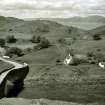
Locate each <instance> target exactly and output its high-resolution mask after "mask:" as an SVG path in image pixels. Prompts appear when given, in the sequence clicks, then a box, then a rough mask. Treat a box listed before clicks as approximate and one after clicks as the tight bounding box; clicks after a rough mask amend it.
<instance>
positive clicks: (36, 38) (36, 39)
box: [31, 35, 41, 43]
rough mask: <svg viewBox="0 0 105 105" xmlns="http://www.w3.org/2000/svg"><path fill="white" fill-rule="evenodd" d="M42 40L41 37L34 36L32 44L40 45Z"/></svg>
mask: <svg viewBox="0 0 105 105" xmlns="http://www.w3.org/2000/svg"><path fill="white" fill-rule="evenodd" d="M40 39H41V37H40V36H35V35H33V36H32V39H31V41H32V43H40Z"/></svg>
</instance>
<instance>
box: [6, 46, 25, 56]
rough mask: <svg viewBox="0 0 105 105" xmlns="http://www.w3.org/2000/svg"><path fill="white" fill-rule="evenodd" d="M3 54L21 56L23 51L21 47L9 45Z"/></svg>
mask: <svg viewBox="0 0 105 105" xmlns="http://www.w3.org/2000/svg"><path fill="white" fill-rule="evenodd" d="M5 55H7V56H10V57H12V56H13V55H17V56H22V55H24V53H23V51H22V50H21V49H19V48H17V47H11V48H8V49H7V51H6V54H5Z"/></svg>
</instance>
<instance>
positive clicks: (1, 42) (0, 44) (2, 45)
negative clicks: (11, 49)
mask: <svg viewBox="0 0 105 105" xmlns="http://www.w3.org/2000/svg"><path fill="white" fill-rule="evenodd" d="M0 46H1V47H4V46H5V40H4V39H0Z"/></svg>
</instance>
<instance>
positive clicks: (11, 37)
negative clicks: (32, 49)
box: [6, 35, 17, 43]
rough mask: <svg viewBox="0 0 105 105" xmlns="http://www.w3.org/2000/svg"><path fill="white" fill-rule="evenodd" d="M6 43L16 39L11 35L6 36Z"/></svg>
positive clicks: (14, 41) (13, 41)
mask: <svg viewBox="0 0 105 105" xmlns="http://www.w3.org/2000/svg"><path fill="white" fill-rule="evenodd" d="M6 41H7V43H16V41H17V39H16V38H15V37H14V36H13V35H11V36H7V38H6Z"/></svg>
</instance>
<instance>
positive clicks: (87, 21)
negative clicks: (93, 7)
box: [26, 15, 105, 30]
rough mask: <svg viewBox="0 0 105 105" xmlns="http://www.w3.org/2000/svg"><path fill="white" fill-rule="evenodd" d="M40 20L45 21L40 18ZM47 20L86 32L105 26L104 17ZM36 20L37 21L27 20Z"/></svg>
mask: <svg viewBox="0 0 105 105" xmlns="http://www.w3.org/2000/svg"><path fill="white" fill-rule="evenodd" d="M39 19H40V20H43V19H41V18H39ZM44 19H45V20H50V21H55V22H58V23H60V24H63V25H67V26H73V27H78V28H81V29H85V30H91V29H94V28H96V27H99V26H102V25H104V24H105V17H103V16H97V15H94V16H88V17H79V16H78V17H72V18H44ZM26 20H36V19H32V18H31V19H26Z"/></svg>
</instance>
